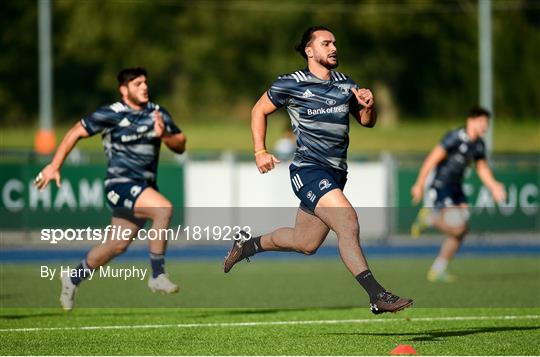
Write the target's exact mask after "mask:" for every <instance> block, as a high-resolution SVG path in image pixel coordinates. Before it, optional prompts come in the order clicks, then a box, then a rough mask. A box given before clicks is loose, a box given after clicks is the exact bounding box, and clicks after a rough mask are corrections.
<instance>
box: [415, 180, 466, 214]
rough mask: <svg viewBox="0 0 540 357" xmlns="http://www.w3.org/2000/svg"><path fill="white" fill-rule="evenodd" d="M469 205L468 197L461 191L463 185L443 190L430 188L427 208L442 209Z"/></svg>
mask: <svg viewBox="0 0 540 357" xmlns="http://www.w3.org/2000/svg"><path fill="white" fill-rule="evenodd" d="M463 203H467V197H465V194H464V193H463V190H462V189H461V185H451V186H444V187H441V188H437V187H433V186H432V187H430V188H429V191H428V197H427V200H426V202H425V206H428V207H433V208H436V209H442V208H446V207H452V206H459V205H461V204H463Z"/></svg>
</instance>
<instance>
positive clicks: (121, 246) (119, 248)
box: [112, 241, 131, 256]
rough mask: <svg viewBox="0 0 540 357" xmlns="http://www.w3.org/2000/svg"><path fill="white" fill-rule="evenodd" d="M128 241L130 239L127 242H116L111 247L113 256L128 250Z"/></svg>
mask: <svg viewBox="0 0 540 357" xmlns="http://www.w3.org/2000/svg"><path fill="white" fill-rule="evenodd" d="M130 242H131V241H129V242H118V244H115V245H114V246H113V247H112V253H113V254H114V256H117V255H120V254H123V253H125V252H126V251H127V250H128V247H129V243H130Z"/></svg>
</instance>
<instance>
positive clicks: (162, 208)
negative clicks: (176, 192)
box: [150, 200, 174, 220]
mask: <svg viewBox="0 0 540 357" xmlns="http://www.w3.org/2000/svg"><path fill="white" fill-rule="evenodd" d="M173 212H174V208H173V206H172V203H171V202H169V201H168V200H165V201H163V202H162V203H161V204H160V205H159V207H154V208H153V209H152V211H151V217H150V218H151V219H152V220H156V219H159V220H170V219H171V217H172V215H173Z"/></svg>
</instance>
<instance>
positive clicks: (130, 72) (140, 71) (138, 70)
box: [116, 67, 148, 86]
mask: <svg viewBox="0 0 540 357" xmlns="http://www.w3.org/2000/svg"><path fill="white" fill-rule="evenodd" d="M140 76H145V77H148V75H147V73H146V69H144V68H142V67H135V68H124V69H123V70H121V71H120V72H118V76H116V79H118V86H125V85H127V84H128V83H129V82H131V81H132V80H134V79H135V78H137V77H140Z"/></svg>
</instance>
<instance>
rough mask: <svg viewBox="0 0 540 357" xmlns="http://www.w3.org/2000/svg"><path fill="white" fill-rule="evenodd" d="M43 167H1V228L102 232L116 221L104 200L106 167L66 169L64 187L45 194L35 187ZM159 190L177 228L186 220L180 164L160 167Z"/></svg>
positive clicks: (101, 165)
mask: <svg viewBox="0 0 540 357" xmlns="http://www.w3.org/2000/svg"><path fill="white" fill-rule="evenodd" d="M42 167H43V166H42V165H37V164H15V163H8V164H0V189H1V206H0V209H1V215H0V229H5V230H6V229H7V230H21V229H39V228H42V227H55V228H68V227H69V228H86V227H89V226H90V227H102V226H104V225H107V224H108V223H109V222H110V219H111V211H110V209H109V207H108V206H107V203H106V201H105V195H104V187H103V178H104V176H105V173H106V167H105V165H103V164H83V165H73V166H71V165H65V166H64V167H63V168H62V171H61V174H62V185H61V187H60V188H57V187H56V184H55V183H54V182H51V183H50V184H49V186H48V187H47V189H45V190H44V191H43V192H40V191H39V190H37V189H36V188H35V187H34V185H33V180H34V177H35V176H36V174H37V173H38V172H39V170H41V168H42ZM158 186H159V189H160V191H161V192H162V193H163V194H164V195H165V197H167V198H168V199H169V200H170V201H171V202H172V204H173V206H174V207H175V214H174V223H175V224H181V223H182V221H183V216H184V171H183V167H182V166H180V165H175V164H172V163H167V164H161V165H160V167H159V172H158Z"/></svg>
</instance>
